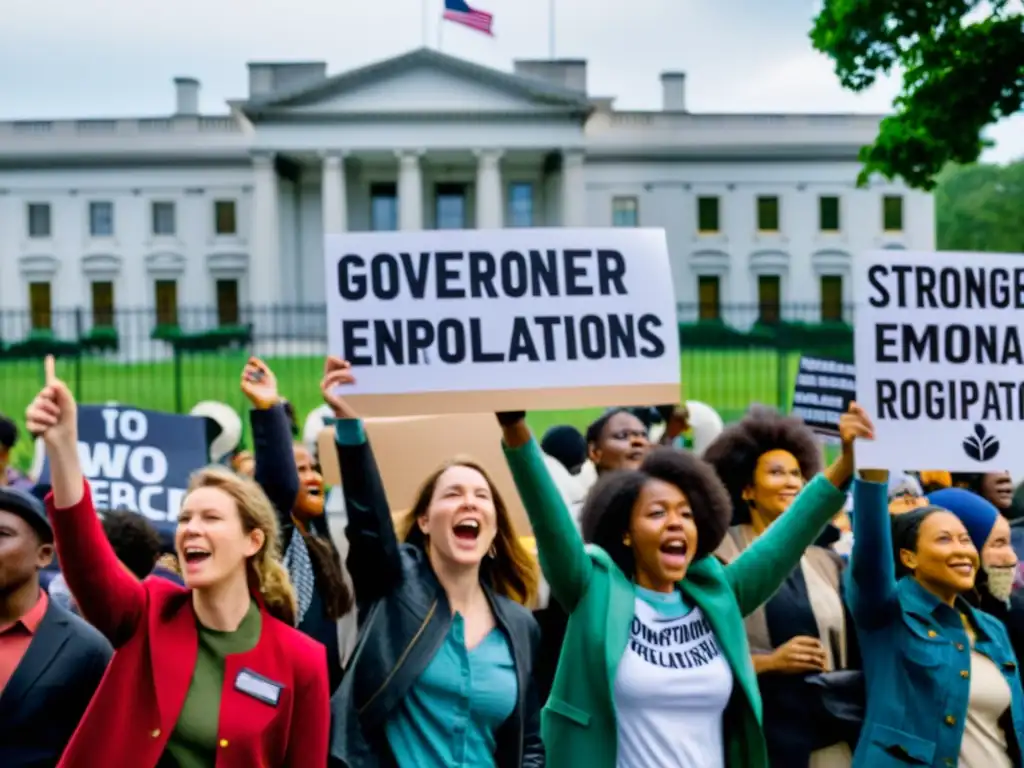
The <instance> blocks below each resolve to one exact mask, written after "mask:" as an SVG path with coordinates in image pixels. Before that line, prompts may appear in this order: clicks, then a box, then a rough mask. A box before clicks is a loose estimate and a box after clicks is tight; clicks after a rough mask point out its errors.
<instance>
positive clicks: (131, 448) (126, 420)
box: [39, 405, 208, 532]
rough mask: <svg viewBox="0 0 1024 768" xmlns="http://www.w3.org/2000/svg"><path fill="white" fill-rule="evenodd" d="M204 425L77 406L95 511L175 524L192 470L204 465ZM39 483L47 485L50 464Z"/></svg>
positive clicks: (143, 413) (144, 413)
mask: <svg viewBox="0 0 1024 768" xmlns="http://www.w3.org/2000/svg"><path fill="white" fill-rule="evenodd" d="M207 445H208V443H207V421H206V419H203V418H198V417H194V416H179V415H177V414H173V413H160V412H158V411H143V410H139V409H136V408H129V407H125V406H105V405H80V406H78V455H79V458H80V460H81V462H82V471H83V473H84V474H85V477H86V479H87V480H88V481H89V485H90V486H91V488H92V495H93V501H94V502H95V504H96V508H97V509H99V510H104V509H109V510H119V509H127V510H131V511H132V512H137V513H138V514H141V515H145V516H146V517H147V518H149V519H150V520H151V521H153V523H154V524H156V526H157V529H158V530H159V531H161V532H164V531H165V530H169V529H173V527H174V526H175V525H177V521H178V512H179V510H180V509H181V502H182V500H183V499H184V497H185V490H186V489H187V488H188V480H189V476H190V475H191V474H192V472H193V471H194V470H196V469H198V468H200V467H204V466H206V464H207V463H208V449H207ZM39 482H40V483H41V484H43V485H49V483H50V466H49V461H47V462H46V463H44V465H43V471H42V474H41V475H40V478H39Z"/></svg>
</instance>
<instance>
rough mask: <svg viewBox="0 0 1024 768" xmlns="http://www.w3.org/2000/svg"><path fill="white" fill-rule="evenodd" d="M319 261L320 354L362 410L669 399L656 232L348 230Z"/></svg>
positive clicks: (672, 379) (668, 310)
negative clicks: (323, 345) (325, 351)
mask: <svg viewBox="0 0 1024 768" xmlns="http://www.w3.org/2000/svg"><path fill="white" fill-rule="evenodd" d="M325 262H326V283H325V285H326V288H327V322H328V344H329V349H330V351H331V354H334V355H338V356H340V357H343V358H345V359H346V360H348V361H349V362H351V363H352V365H353V367H354V369H355V371H354V372H355V374H356V384H355V385H354V386H352V387H350V388H348V390H347V397H348V398H349V399H350V400H351V401H352V404H353V405H354V406H355V407H357V408H358V409H359V411H360V412H361V413H365V414H367V415H372V416H403V415H419V414H431V413H482V412H493V411H496V410H519V409H527V410H541V409H557V408H583V407H588V406H601V405H623V406H625V405H654V404H661V403H676V402H678V401H679V335H678V325H677V321H676V308H675V296H674V291H673V281H672V272H671V269H670V266H669V260H668V249H667V246H666V243H665V233H664V232H663V231H662V230H654V229H632V228H629V229H627V228H621V229H506V230H458V231H451V230H447V231H426V232H379V233H348V234H341V235H328V236H327V238H326V240H325Z"/></svg>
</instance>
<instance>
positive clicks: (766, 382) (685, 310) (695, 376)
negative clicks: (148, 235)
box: [0, 304, 853, 427]
mask: <svg viewBox="0 0 1024 768" xmlns="http://www.w3.org/2000/svg"><path fill="white" fill-rule="evenodd" d="M677 309H678V319H679V337H680V349H681V377H682V382H683V385H682V386H683V396H684V397H685V398H686V399H691V400H702V401H704V402H707V403H709V404H710V405H712V406H714V407H715V408H717V409H718V410H719V412H720V413H721V414H722V416H723V417H724V418H725V419H726V420H729V419H733V418H736V417H738V416H739V415H740V414H741V413H742V412H743V411H744V410H745V409H746V408H747V407H748V406H749V405H750V403H753V402H760V403H764V404H767V405H773V406H776V407H779V408H783V409H788V408H789V406H790V397H791V391H792V386H793V377H794V374H795V370H796V366H797V364H798V361H799V358H800V356H801V355H802V354H812V355H819V356H823V357H832V358H836V359H842V360H852V359H853V333H852V325H851V324H850V321H851V319H852V308H850V307H843V308H842V311H841V312H836V311H835V308H831V309H830V310H829V311H825V312H823V307H822V306H820V305H818V304H793V305H781V306H779V305H774V306H773V305H757V304H742V305H741V304H728V305H725V304H723V305H698V304H680V305H679V306H678V308H677ZM823 317H826V318H833V319H826V320H823ZM326 351H327V329H326V311H325V307H324V306H323V305H310V306H275V307H264V308H253V307H240V308H238V309H237V310H236V311H233V312H231V313H230V314H226V313H225V312H224V311H223V310H221V311H218V310H217V309H215V308H177V309H175V308H171V309H170V310H169V311H168V310H167V309H166V308H165V309H164V310H161V311H157V310H153V309H139V310H129V309H124V310H116V311H113V312H111V311H109V310H108V311H107V312H106V313H105V314H104V315H101V316H100V315H97V316H94V315H93V313H92V312H90V311H88V310H85V309H69V310H54V311H51V312H46V313H39V312H37V313H32V312H27V311H25V312H12V311H0V412H4V413H9V414H20V413H22V412H23V410H24V408H25V405H26V403H27V402H28V401H29V400H30V399H31V397H32V396H33V395H34V394H35V392H36V391H38V388H39V386H40V384H41V382H42V363H41V360H42V357H43V356H44V355H46V354H49V353H52V354H55V355H56V356H57V358H58V369H59V374H60V375H61V377H62V378H64V379H65V380H66V381H67V382H68V383H69V384H70V385H71V386H72V387H73V389H74V391H75V393H76V395H77V397H78V399H79V400H80V401H81V402H86V403H105V402H119V403H125V404H131V405H135V406H138V407H142V408H152V409H157V410H165V411H172V412H179V413H182V412H187V411H188V410H190V409H191V408H192V407H193V406H194V405H195V404H196V403H197V402H199V401H202V400H218V401H221V402H226V403H228V404H231V405H234V406H236V407H238V408H239V409H241V408H243V407H244V402H243V401H242V396H241V394H240V392H239V388H238V379H239V373H240V371H241V367H242V365H243V363H244V362H245V360H246V359H247V358H248V357H249V356H250V355H258V356H260V357H262V358H264V359H265V360H267V361H268V363H269V364H270V365H271V367H272V368H273V369H274V371H275V373H276V374H277V378H278V380H279V383H280V386H281V390H282V392H283V393H284V394H285V395H286V396H287V397H288V398H289V399H290V400H292V402H293V403H294V405H295V408H296V412H297V413H298V414H299V415H300V417H303V416H305V414H307V413H308V412H309V411H311V410H312V409H313V408H315V407H316V406H317V405H319V390H318V381H319V378H320V374H321V372H322V366H323V356H324V354H325V353H326ZM591 415H592V414H590V413H579V414H550V415H543V414H539V415H536V416H535V419H536V420H537V421H535V427H539V426H543V424H544V423H545V422H547V421H551V422H552V423H553V421H554V420H559V419H561V420H563V421H564V420H566V419H568V420H570V421H573V422H580V423H582V422H585V421H586V420H587V419H588V418H590V416H591ZM538 422H539V423H538Z"/></svg>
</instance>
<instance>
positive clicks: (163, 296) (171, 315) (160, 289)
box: [156, 280, 178, 326]
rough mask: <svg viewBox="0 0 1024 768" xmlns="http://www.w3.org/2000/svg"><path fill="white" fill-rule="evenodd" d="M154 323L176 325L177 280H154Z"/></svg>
mask: <svg viewBox="0 0 1024 768" xmlns="http://www.w3.org/2000/svg"><path fill="white" fill-rule="evenodd" d="M156 324H157V325H168V326H177V324H178V281H177V280H157V281H156Z"/></svg>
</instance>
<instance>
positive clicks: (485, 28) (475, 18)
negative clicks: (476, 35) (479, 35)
mask: <svg viewBox="0 0 1024 768" xmlns="http://www.w3.org/2000/svg"><path fill="white" fill-rule="evenodd" d="M444 19H445V20H446V21H454V22H455V23H456V24H464V25H465V26H467V27H469V28H470V29H475V30H476V31H477V32H483V33H484V34H485V35H492V36H493V35H494V32H493V31H492V30H491V26H492V25H493V24H494V14H491V13H487V12H486V11H477V10H474V9H472V8H470V7H469V5H468V4H467V3H466V0H444Z"/></svg>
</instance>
